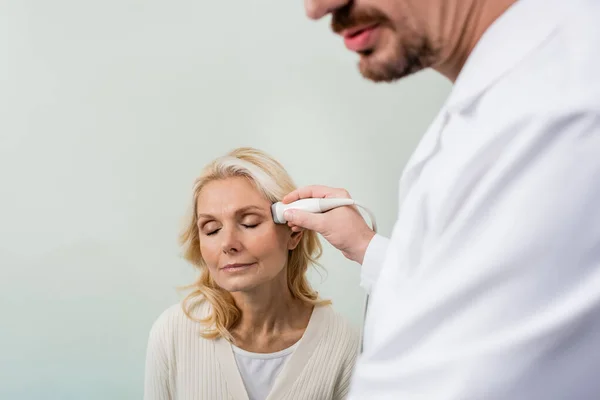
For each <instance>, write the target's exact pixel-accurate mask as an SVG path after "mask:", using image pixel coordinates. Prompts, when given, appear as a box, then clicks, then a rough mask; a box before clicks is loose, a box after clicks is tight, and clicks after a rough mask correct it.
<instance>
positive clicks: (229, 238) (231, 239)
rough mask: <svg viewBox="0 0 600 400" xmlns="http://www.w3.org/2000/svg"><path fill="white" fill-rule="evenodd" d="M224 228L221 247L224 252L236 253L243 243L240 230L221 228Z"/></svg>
mask: <svg viewBox="0 0 600 400" xmlns="http://www.w3.org/2000/svg"><path fill="white" fill-rule="evenodd" d="M221 230H222V232H221V233H222V236H221V237H222V240H223V242H222V243H221V248H222V250H223V253H236V252H239V251H240V250H241V248H242V243H241V241H240V238H239V235H238V231H237V229H235V228H225V227H223V228H221Z"/></svg>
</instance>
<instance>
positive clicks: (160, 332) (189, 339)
mask: <svg viewBox="0 0 600 400" xmlns="http://www.w3.org/2000/svg"><path fill="white" fill-rule="evenodd" d="M208 310H209V306H208V305H206V304H205V305H202V306H201V307H198V309H197V311H196V316H198V317H202V316H205V315H207V312H208ZM202 329H203V326H202V325H201V324H198V323H196V322H193V321H191V320H190V319H188V318H187V317H186V316H185V314H184V313H183V311H182V309H181V306H180V305H174V306H172V307H170V308H169V309H168V310H166V311H165V312H164V313H163V314H162V315H161V316H160V317H159V318H158V319H157V320H156V322H155V323H154V325H153V326H152V329H151V331H150V336H149V340H148V350H147V356H146V372H145V385H144V399H145V400H184V399H185V400H222V399H223V400H225V399H227V400H249V399H250V397H249V395H248V392H247V390H246V387H245V385H244V378H243V377H242V374H241V373H240V370H239V369H238V366H237V363H236V357H235V352H234V350H233V348H232V345H231V344H230V343H229V342H228V341H226V340H225V339H217V340H208V339H204V338H202V337H201V336H200V335H199V332H200V331H201V330H202ZM359 342H360V335H359V332H358V331H357V330H356V329H354V328H353V327H352V326H351V325H350V324H349V323H348V322H347V321H346V320H345V319H344V318H342V317H341V316H340V315H339V314H337V313H336V312H335V311H334V310H333V308H332V307H331V306H323V307H316V308H315V309H314V311H313V313H312V315H311V318H310V321H309V323H308V326H307V328H306V331H305V332H304V335H303V336H302V338H301V339H300V341H299V342H298V343H297V347H296V350H295V351H293V352H292V354H290V356H289V358H288V360H287V361H286V362H285V364H284V365H283V366H282V368H281V370H280V371H279V373H278V374H277V377H276V378H275V379H274V381H273V384H272V388H271V390H270V392H269V395H268V396H267V398H266V400H341V399H345V398H346V395H347V393H348V389H349V384H350V378H351V375H352V371H353V368H354V363H355V360H356V356H357V354H358V348H359ZM259 378H260V377H259ZM247 379H254V377H253V376H252V377H249V378H247ZM251 390H252V389H251Z"/></svg>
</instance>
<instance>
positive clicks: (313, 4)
mask: <svg viewBox="0 0 600 400" xmlns="http://www.w3.org/2000/svg"><path fill="white" fill-rule="evenodd" d="M350 1H351V0H304V9H305V11H306V15H307V16H308V18H310V19H321V18H323V17H324V16H326V15H327V14H329V13H331V12H333V11H335V10H337V9H338V8H341V7H344V6H345V5H347V4H348V3H349V2H350Z"/></svg>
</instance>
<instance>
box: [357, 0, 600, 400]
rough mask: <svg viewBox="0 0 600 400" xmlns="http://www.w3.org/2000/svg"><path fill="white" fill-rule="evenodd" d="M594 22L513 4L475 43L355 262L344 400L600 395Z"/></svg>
mask: <svg viewBox="0 0 600 400" xmlns="http://www.w3.org/2000/svg"><path fill="white" fill-rule="evenodd" d="M599 20H600V1H598V0H570V1H565V0H519V1H517V2H516V3H515V4H514V5H513V6H512V7H511V8H510V9H509V10H508V11H507V12H506V13H505V14H504V15H503V16H501V17H500V18H499V19H498V20H497V21H496V22H495V23H494V24H493V26H491V27H490V28H489V29H488V31H487V32H486V33H485V35H484V36H483V38H482V39H481V41H480V42H479V44H478V45H477V46H476V48H475V50H474V52H473V53H472V54H471V56H470V57H469V59H468V60H467V63H466V65H465V67H464V69H463V71H462V72H461V74H460V76H459V78H458V80H457V82H456V84H455V86H454V88H453V91H452V93H451V94H450V96H449V98H448V100H447V102H446V104H445V106H444V107H443V109H442V110H441V112H440V114H439V115H438V117H437V118H436V119H435V121H434V122H433V124H432V125H431V127H430V128H429V130H428V131H427V133H426V134H425V136H424V137H423V139H422V141H421V142H420V144H419V146H418V148H417V149H416V151H415V152H414V154H413V156H412V158H411V159H410V160H409V162H408V164H407V166H406V167H405V170H404V172H403V175H402V178H401V180H400V185H399V214H398V219H397V221H396V224H395V226H394V229H393V232H392V235H391V238H390V239H389V240H388V239H386V238H384V237H382V236H375V238H374V239H373V240H372V242H371V244H370V246H369V248H368V250H367V254H366V255H365V261H364V265H363V270H362V273H363V277H362V279H363V285H364V286H365V288H367V289H371V288H372V291H371V293H372V295H371V298H370V302H369V303H370V305H369V311H368V315H367V318H366V327H365V337H364V339H365V342H364V353H363V354H362V355H361V357H360V359H359V362H358V363H357V366H356V370H355V380H353V385H352V390H351V395H350V396H349V398H351V399H352V400H355V399H361V400H362V399H372V400H376V399H377V400H378V399H411V400H422V399H426V400H442V399H443V400H458V399H460V400H483V399H485V400H496V399H510V400H533V399H544V400H553V399H557V400H559V399H560V400H564V399H577V400H589V399H597V398H599V396H600V379H599V377H598V374H599V372H598V370H599V367H600V24H599V23H598V21H599ZM399 124H401V121H399Z"/></svg>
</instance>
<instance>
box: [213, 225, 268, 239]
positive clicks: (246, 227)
mask: <svg viewBox="0 0 600 400" xmlns="http://www.w3.org/2000/svg"><path fill="white" fill-rule="evenodd" d="M241 225H242V226H243V227H244V228H245V229H254V228H256V227H257V226H259V225H260V222H257V223H254V224H248V223H245V224H241ZM220 230H221V228H219V229H213V230H209V231H208V232H206V236H213V235H215V234H217V233H218V232H219V231H220Z"/></svg>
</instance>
